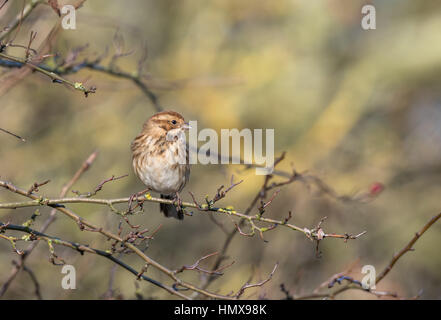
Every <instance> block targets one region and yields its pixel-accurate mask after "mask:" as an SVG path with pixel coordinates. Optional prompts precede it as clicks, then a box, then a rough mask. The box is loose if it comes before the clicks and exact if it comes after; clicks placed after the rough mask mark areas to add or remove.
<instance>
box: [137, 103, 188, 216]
mask: <svg viewBox="0 0 441 320" xmlns="http://www.w3.org/2000/svg"><path fill="white" fill-rule="evenodd" d="M188 128H189V126H188V124H187V123H185V121H184V118H183V117H182V116H181V115H180V114H179V113H177V112H174V111H163V112H160V113H157V114H154V115H153V116H151V117H150V118H149V119H147V121H146V122H145V123H144V125H143V127H142V131H141V133H140V134H139V135H138V136H137V137H136V138H135V139H134V140H133V142H132V146H131V147H132V164H133V169H134V171H135V173H136V175H137V176H138V178H139V179H140V180H141V181H142V182H143V183H144V184H145V185H146V186H147V187H148V188H149V189H150V190H152V191H155V192H158V193H160V194H161V198H164V199H177V200H179V201H180V198H179V192H180V191H181V190H182V189H183V188H184V186H185V184H186V183H187V181H188V179H189V176H190V166H189V164H188V147H187V144H186V142H185V130H186V129H188ZM160 210H161V211H162V212H163V213H164V215H165V216H166V217H175V218H177V219H183V218H184V213H183V211H182V209H180V206H178V208H176V207H175V206H174V205H171V204H162V203H161V204H160Z"/></svg>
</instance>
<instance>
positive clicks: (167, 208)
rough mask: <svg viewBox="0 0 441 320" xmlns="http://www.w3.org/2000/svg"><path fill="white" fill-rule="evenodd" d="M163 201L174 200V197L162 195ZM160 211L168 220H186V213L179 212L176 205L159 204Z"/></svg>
mask: <svg viewBox="0 0 441 320" xmlns="http://www.w3.org/2000/svg"><path fill="white" fill-rule="evenodd" d="M161 199H167V200H173V199H174V196H172V195H170V196H168V195H164V194H161ZM159 210H160V211H161V212H163V213H164V216H166V217H167V218H171V217H173V218H176V219H179V220H183V219H184V212H183V211H182V209H181V210H178V209H177V208H176V207H175V206H174V205H172V204H167V203H160V204H159Z"/></svg>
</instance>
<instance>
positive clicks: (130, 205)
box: [127, 188, 151, 213]
mask: <svg viewBox="0 0 441 320" xmlns="http://www.w3.org/2000/svg"><path fill="white" fill-rule="evenodd" d="M149 191H150V188H147V189H145V190H142V191H140V192H136V193H134V194H132V195H131V196H130V198H129V209H128V211H127V212H128V213H133V210H135V209H136V208H138V207H140V208H141V209H142V205H143V204H144V201H145V200H144V199H139V197H140V196H142V195H144V194H146V198H147V199H148V197H147V195H149V196H150V194H149V193H148V192H149ZM150 198H151V196H150ZM134 199H136V205H135V206H133V200H134Z"/></svg>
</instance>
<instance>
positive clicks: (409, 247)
mask: <svg viewBox="0 0 441 320" xmlns="http://www.w3.org/2000/svg"><path fill="white" fill-rule="evenodd" d="M440 218H441V213H439V214H437V215H436V216H434V217H432V218H431V219H430V220H429V221H428V222H427V223H426V224H425V225H424V226H423V227H422V228H421V229H420V230H419V231H418V232H417V233H415V235H414V236H413V238H412V239H411V240H410V241H409V242H408V243H407V244H406V245H405V246H404V247H403V248H402V249H401V250H400V251H398V252H397V253H395V254H394V255H393V257H392V259H391V261H390V262H389V263H388V264H387V266H386V267H385V268H384V269H383V271H382V272H381V273H380V274H379V275H378V276H377V278H376V279H375V285H377V284H378V283H379V282H380V281H381V280H382V279H384V277H385V276H386V275H387V274H388V273H389V272H390V271H391V270H392V268H393V267H394V266H395V264H396V263H397V261H398V260H399V259H400V258H401V257H403V256H404V254H406V253H407V252H409V251H413V250H414V249H413V246H414V244H415V242H416V241H417V240H418V239H419V238H420V237H421V236H422V235H423V234H424V233H425V232H426V231H427V230H428V229H429V228H430V227H431V226H433V225H434V224H435V223H436V222H437V221H438V220H439V219H440ZM352 268H353V266H351V267H350V268H348V270H346V271H344V272H341V273H338V274H336V275H334V276H332V277H331V278H330V279H329V280H328V281H326V282H324V283H323V284H321V285H320V286H319V287H318V288H317V289H316V290H314V291H313V292H312V293H309V294H302V295H298V296H293V295H291V293H289V291H288V290H287V289H286V287H285V285H284V284H282V285H281V291H282V292H283V293H284V294H285V295H286V298H287V299H314V298H322V299H333V298H335V297H336V296H337V295H339V294H341V293H343V292H345V291H348V290H363V291H364V292H367V293H370V294H373V295H375V296H377V297H384V296H388V297H393V298H400V297H399V296H398V294H397V293H396V292H389V291H377V290H374V289H371V288H364V287H363V286H362V284H361V282H360V281H358V280H355V279H354V278H353V277H350V276H348V275H347V274H348V273H349V272H350V270H351V269H352ZM343 281H346V282H348V283H347V284H346V285H343V286H342V287H340V288H338V289H336V290H334V291H328V292H323V291H321V289H323V288H324V287H325V286H327V288H328V289H331V288H333V287H334V286H335V284H336V283H338V284H341V283H342V282H343ZM326 284H327V285H326ZM421 293H422V291H420V292H419V293H418V294H417V295H415V296H414V297H411V298H410V299H418V298H419V297H420V295H421ZM400 299H401V298H400Z"/></svg>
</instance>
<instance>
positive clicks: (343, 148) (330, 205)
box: [0, 0, 441, 299]
mask: <svg viewBox="0 0 441 320" xmlns="http://www.w3.org/2000/svg"><path fill="white" fill-rule="evenodd" d="M10 2H11V1H10ZM65 2H66V1H64V2H63V1H60V3H65ZM367 3H371V4H374V5H375V7H376V9H377V29H376V30H371V31H365V30H363V29H362V28H361V27H360V21H361V18H362V15H361V7H362V5H364V4H367ZM21 6H22V2H21V1H12V2H11V3H8V4H7V5H6V7H5V8H3V9H2V10H1V11H0V22H1V23H0V24H1V26H2V27H3V26H6V25H7V24H8V22H9V21H11V19H12V18H13V17H14V16H15V15H16V14H17V13H18V12H19V11H20V8H21ZM57 20H58V17H57V16H56V15H55V14H54V12H53V11H52V10H51V9H50V7H48V6H45V5H44V6H41V7H39V8H37V9H36V10H35V11H34V12H33V13H32V14H31V16H30V17H29V19H28V20H27V21H26V23H24V24H23V25H22V27H21V30H20V33H19V35H18V37H17V39H16V41H15V42H16V43H21V44H27V40H28V37H29V33H30V31H31V30H34V31H37V32H38V34H37V38H36V40H35V42H34V46H35V47H38V45H39V44H41V43H42V41H44V39H45V38H46V36H47V34H48V33H49V32H50V30H51V28H52V26H53V25H54V24H55V23H56V22H57ZM440 30H441V2H439V1H435V0H433V1H412V0H389V1H358V0H357V1H355V0H316V1H300V0H297V1H294V0H278V1H256V0H241V1H236V0H213V1H196V0H194V1H193V0H188V1H172V0H161V1H153V0H149V1H145V0H143V1H141V0H130V1H108V0H93V1H86V2H85V4H84V6H83V7H82V8H81V9H80V10H78V11H77V29H76V30H62V31H61V32H60V33H59V34H58V35H57V37H56V40H55V41H54V47H53V49H52V52H58V53H60V55H61V56H63V55H66V54H68V53H69V52H70V51H71V50H72V49H74V48H76V47H79V46H84V45H85V44H88V48H87V49H86V50H84V51H83V52H82V53H81V56H80V58H79V60H81V59H84V58H90V59H92V58H94V57H97V56H99V55H101V54H103V53H105V52H106V50H108V58H106V59H105V60H103V62H102V64H104V65H106V63H108V62H109V61H110V59H111V56H112V54H113V53H114V51H115V48H114V47H115V40H114V39H115V33H117V34H118V35H119V36H118V37H119V38H121V37H122V38H123V39H124V50H125V51H126V52H130V51H133V52H132V53H131V54H130V55H128V56H125V57H123V58H120V59H118V60H117V66H118V68H120V69H121V70H125V71H129V72H131V71H136V69H137V63H138V60H139V58H140V57H141V56H142V53H143V48H144V45H145V44H146V46H147V49H148V59H147V61H146V65H145V69H144V70H145V73H146V74H147V75H148V77H147V78H146V79H145V82H146V84H147V85H149V86H150V88H151V90H152V91H153V92H155V94H157V95H158V97H159V99H160V103H161V105H163V106H165V107H166V108H168V109H172V110H175V111H178V112H180V113H182V114H183V115H184V116H185V118H186V119H187V120H197V121H198V124H199V128H203V127H208V128H214V129H216V130H220V129H221V128H240V129H241V128H274V129H275V148H276V155H280V154H281V153H282V152H283V151H286V152H287V154H286V159H285V160H284V161H283V162H282V163H281V164H280V166H279V169H283V170H286V171H290V170H292V168H293V167H294V168H295V169H296V170H298V171H300V172H302V171H305V170H307V171H308V172H309V173H310V174H314V175H315V176H317V177H319V178H320V179H322V180H323V181H325V182H326V183H327V184H328V185H329V186H331V187H332V188H333V189H334V190H335V191H336V192H337V193H338V194H340V195H354V194H357V193H362V192H367V191H368V190H369V188H370V186H371V185H372V184H373V183H376V182H380V183H382V184H383V185H384V186H385V190H384V191H383V192H382V193H381V194H380V195H379V196H378V197H376V198H375V199H374V200H373V201H369V202H368V203H359V202H342V201H339V200H336V199H333V198H332V197H329V196H326V195H323V194H321V193H320V192H317V190H315V189H314V188H312V189H309V188H307V187H306V186H305V185H304V184H302V183H299V182H296V183H294V184H291V185H288V186H286V187H284V188H282V190H281V192H280V193H279V195H278V197H277V198H276V200H275V201H274V202H273V204H272V205H271V207H270V208H269V209H268V211H267V212H266V213H265V214H266V215H267V216H270V217H274V218H279V219H283V218H284V217H285V216H286V215H287V213H288V211H289V210H291V211H292V212H293V214H294V216H293V218H292V221H291V222H292V223H294V224H296V225H299V226H305V227H312V226H314V225H315V224H316V223H317V222H318V221H319V220H320V218H322V217H323V216H327V217H328V219H327V221H326V222H325V223H324V228H325V231H328V232H336V233H345V232H350V233H358V232H361V231H364V230H366V231H367V233H366V235H364V236H363V237H361V238H359V239H358V240H354V241H348V242H347V243H344V242H343V241H340V240H333V239H327V240H326V241H322V243H321V246H320V250H321V251H322V256H321V258H317V257H316V254H315V250H314V244H313V243H311V242H310V241H309V240H308V239H306V238H305V237H304V236H303V235H302V234H300V233H296V232H294V231H291V230H288V229H286V230H285V229H284V228H277V229H275V230H273V231H271V232H268V233H266V234H265V237H266V239H267V240H269V242H268V243H264V242H263V241H261V240H260V238H259V237H258V236H255V237H253V238H248V237H243V236H236V237H235V238H234V240H233V243H232V245H231V247H230V249H229V251H228V255H229V257H230V258H229V260H227V261H226V262H228V261H232V260H234V261H236V262H235V264H234V265H233V266H231V267H230V268H229V269H227V271H226V272H225V275H224V276H222V277H221V278H219V279H218V280H216V281H215V282H213V283H212V285H211V286H210V289H211V290H219V292H220V293H224V294H226V293H229V292H230V291H232V290H238V289H239V288H240V287H241V286H242V284H243V283H244V282H245V281H247V280H248V279H249V277H250V275H254V278H253V279H254V280H255V281H259V280H262V279H264V278H265V277H266V276H267V275H268V274H269V272H270V271H271V270H272V268H273V266H274V264H275V262H276V261H278V262H280V266H279V269H278V270H277V272H276V274H275V275H274V278H273V279H272V280H271V281H270V282H269V283H267V284H266V285H265V286H264V287H263V288H261V289H258V290H254V291H252V290H250V291H248V293H247V294H246V295H245V296H246V297H248V296H249V297H251V298H258V297H262V296H264V297H266V298H270V299H282V298H284V297H285V295H284V294H283V293H282V292H281V291H280V284H281V283H283V284H284V285H285V286H286V287H287V288H288V289H289V290H290V292H291V294H305V293H308V292H311V291H312V290H313V289H314V288H315V287H317V286H318V285H319V284H320V283H322V282H323V281H325V280H326V279H328V278H329V277H330V276H331V275H332V274H335V273H338V272H341V271H343V270H344V269H345V268H346V267H347V266H348V265H350V264H351V263H353V262H354V261H356V260H357V259H359V264H358V267H357V268H355V270H354V272H353V274H352V275H353V276H354V277H355V278H357V279H361V278H362V276H363V275H362V274H361V266H363V265H366V264H370V265H373V266H375V267H376V269H377V272H379V271H381V270H382V269H383V268H384V267H385V266H386V265H387V263H388V261H389V260H390V259H391V257H392V255H393V253H394V252H396V251H398V250H399V249H400V248H402V247H403V246H404V245H405V244H406V243H407V242H408V240H410V238H411V237H412V236H413V235H414V233H415V232H416V231H417V230H419V229H420V228H421V227H422V226H423V225H424V224H425V222H426V221H427V220H429V219H430V217H432V216H433V215H435V214H437V213H438V212H439V210H441V206H440V201H439V200H440V192H441V184H440V181H441V180H440V179H441V162H440V161H441V125H440V124H441V94H440V92H441V77H440V74H441V33H440ZM119 43H120V44H121V40H119ZM8 53H10V54H16V55H23V50H22V49H17V48H14V49H11V50H9V51H8ZM0 72H1V77H2V78H1V79H0V86H5V82H7V81H6V80H5V79H8V77H9V76H10V75H11V72H16V71H15V70H10V69H6V68H1V69H0ZM67 78H68V79H70V80H72V81H81V82H85V83H86V85H95V86H96V87H97V92H96V93H95V94H92V95H90V96H89V97H88V98H85V97H84V95H82V94H81V93H80V92H78V91H74V90H70V89H69V88H67V87H64V86H62V85H58V84H53V83H51V81H49V80H48V79H47V78H46V77H45V76H43V75H40V74H35V73H32V74H29V75H28V76H26V77H25V78H23V79H22V80H21V81H19V82H17V83H16V84H15V85H13V86H11V87H10V88H7V90H4V91H2V96H1V97H0V127H2V128H5V129H8V130H10V131H12V132H15V133H17V134H19V135H21V136H24V137H25V138H26V139H27V142H25V143H23V142H21V141H20V140H18V139H15V138H13V137H11V136H9V135H6V134H3V133H1V134H0V176H1V179H3V180H10V181H12V182H14V183H15V184H16V185H18V186H21V187H23V188H28V187H29V186H30V185H31V184H32V183H33V182H35V181H44V180H46V179H50V180H51V182H50V184H48V185H47V186H44V187H42V193H43V194H44V195H45V196H57V195H58V194H59V192H60V189H61V188H62V186H63V185H64V183H66V182H67V181H68V180H69V179H70V178H71V176H72V175H73V173H74V172H75V171H76V170H77V169H78V168H79V166H80V165H81V163H82V162H83V161H84V159H85V158H86V157H87V156H88V155H89V154H90V153H91V152H93V151H94V150H98V151H99V155H98V158H97V160H96V161H95V163H94V164H93V166H92V167H91V169H90V170H89V171H88V172H87V173H86V174H84V176H83V177H82V178H81V179H80V180H79V181H78V183H77V184H76V185H75V186H74V189H76V190H80V191H81V192H87V191H91V190H93V189H94V188H95V186H96V185H97V184H98V183H99V182H100V181H101V180H103V179H104V178H108V177H110V176H111V175H123V174H126V173H127V174H129V177H127V178H124V179H122V180H119V181H117V182H113V183H109V184H107V185H105V186H104V188H103V191H101V192H100V193H99V194H98V197H106V198H111V197H121V196H128V195H130V194H132V193H134V192H136V191H139V190H141V189H143V185H142V184H141V183H140V182H139V181H138V180H137V178H136V177H135V176H134V174H133V173H132V168H131V155H130V142H131V140H132V139H133V138H134V137H135V136H136V135H137V134H138V132H139V131H140V128H141V125H142V123H143V122H144V120H145V119H147V118H148V117H149V116H150V115H152V114H153V113H154V112H155V110H154V108H153V106H152V104H151V102H150V100H149V99H148V98H147V97H146V96H145V95H144V94H143V93H142V92H141V91H140V90H139V88H137V87H136V86H134V85H133V83H132V82H130V81H127V80H124V79H120V78H117V77H112V76H109V75H106V74H100V73H97V72H93V71H89V70H82V71H80V72H79V73H77V74H73V75H69V76H67ZM191 170H192V172H191V180H190V182H189V183H188V184H187V186H186V188H185V190H184V192H183V197H184V200H190V197H189V195H188V193H187V191H192V192H194V193H195V194H196V195H197V197H198V198H199V199H202V198H203V197H204V196H205V195H206V194H209V195H214V193H215V191H216V189H217V187H218V186H220V185H221V184H228V183H229V181H230V177H231V175H232V174H234V175H235V178H236V179H244V182H243V183H242V184H241V185H240V186H238V187H237V188H236V189H235V190H234V191H232V192H231V193H230V194H228V196H227V198H226V199H224V200H222V201H221V204H223V205H225V206H227V205H232V206H234V207H235V208H236V209H237V210H241V211H243V210H244V209H245V208H246V207H247V206H248V204H249V202H250V201H251V200H252V198H253V197H254V195H255V194H256V192H257V191H258V189H259V187H260V185H261V184H262V182H263V179H264V178H263V177H262V176H256V175H255V174H254V170H248V171H244V170H243V167H241V166H239V165H230V166H220V165H211V166H204V165H193V166H192V169H191ZM276 180H278V181H282V180H283V179H282V178H276ZM0 199H1V201H2V202H7V201H12V200H19V199H22V198H19V197H16V196H14V195H12V194H10V193H9V192H8V191H6V190H0ZM70 208H72V209H73V210H75V212H77V213H78V214H79V215H81V216H83V217H85V218H87V219H89V220H91V221H92V222H94V223H96V224H99V225H102V226H104V227H106V228H109V229H110V230H113V231H114V230H116V227H117V225H118V222H119V219H118V217H117V216H115V215H114V214H113V213H112V212H111V211H110V210H108V209H106V208H104V207H97V206H86V205H72V206H70ZM32 212H33V211H32V210H31V209H21V210H3V211H1V212H0V217H1V221H11V222H12V223H15V224H21V223H23V222H24V221H26V220H27V219H28V218H29V216H30V214H31V213H32ZM40 212H41V214H42V215H41V217H39V218H38V219H37V222H36V223H35V225H34V227H35V228H37V229H38V228H39V227H40V226H41V224H42V222H43V221H44V220H45V219H46V217H47V216H48V214H49V209H47V208H43V207H42V208H40ZM217 219H218V221H220V222H221V223H222V224H224V226H225V227H226V228H228V229H232V228H233V227H234V225H233V224H232V222H231V220H230V218H228V217H226V216H218V217H217ZM132 221H133V223H141V224H142V225H143V226H145V227H147V228H150V229H151V230H153V229H155V228H156V227H157V226H158V225H160V224H162V228H161V230H160V231H159V233H158V234H157V235H156V237H155V240H153V241H150V243H149V248H148V249H147V251H146V253H147V254H148V255H150V256H151V257H152V258H154V259H155V260H156V261H159V262H160V263H162V264H164V265H166V266H168V267H169V268H171V269H173V268H178V267H180V266H182V265H183V264H191V263H193V262H194V261H195V260H196V259H197V258H199V257H201V256H203V255H205V254H207V253H210V252H214V251H217V250H220V249H221V246H222V244H223V242H224V239H225V235H224V233H223V232H222V230H221V229H220V228H219V227H218V226H216V225H215V224H214V223H213V222H212V221H211V220H210V218H209V217H208V216H207V215H206V214H205V213H201V214H199V213H197V212H195V214H194V216H193V217H191V218H189V217H186V219H185V220H184V221H183V222H180V221H177V220H173V219H165V218H163V217H162V215H161V214H160V213H159V210H158V207H157V205H146V207H145V213H144V214H143V215H139V216H136V217H135V218H133V219H132ZM440 231H441V225H439V224H438V225H435V226H433V227H432V228H431V229H430V230H429V232H428V233H427V234H425V235H424V237H423V238H421V239H420V240H419V241H418V242H417V244H416V246H415V249H416V250H415V251H414V252H411V253H408V254H407V255H406V256H404V257H403V258H402V260H400V261H399V262H398V263H397V265H396V266H395V267H394V269H393V270H392V272H391V273H390V274H389V275H388V276H387V277H386V278H385V279H384V280H383V281H382V282H381V284H380V285H379V286H378V287H377V289H380V290H388V291H396V292H398V293H399V294H400V296H402V297H411V296H414V295H416V294H417V293H418V292H419V291H420V290H421V289H423V290H424V291H423V293H422V297H423V298H426V299H439V298H441V272H440V270H441V254H440V251H439V245H440V241H441V232H440ZM47 233H49V234H51V235H55V236H60V237H62V238H63V239H66V240H72V241H79V242H81V243H88V244H90V245H91V246H94V247H98V248H104V249H106V248H108V247H109V245H110V244H109V242H106V241H105V240H103V239H102V237H100V236H99V235H97V234H95V233H90V232H81V231H79V230H78V227H77V226H76V225H75V224H74V223H72V221H70V220H69V219H67V218H65V217H64V216H62V215H59V218H58V219H57V221H56V222H55V223H54V224H53V225H52V226H51V227H50V228H49V230H48V232H47ZM19 246H20V247H22V248H23V244H22V243H20V244H19ZM26 246H27V244H25V246H24V247H26ZM56 251H57V254H58V255H59V256H61V257H63V258H64V259H65V260H66V261H67V262H68V263H69V264H72V265H74V266H75V267H76V270H77V289H76V290H71V291H67V290H63V289H62V288H61V285H60V283H61V279H62V277H63V274H61V267H60V266H54V265H52V264H51V263H50V262H49V261H48V257H49V253H48V250H47V246H46V245H45V244H44V243H41V244H40V245H39V247H38V248H37V250H36V251H35V252H34V253H33V254H32V256H31V257H30V258H29V259H28V262H27V263H28V265H29V266H30V267H31V268H32V270H33V271H34V272H35V274H36V276H37V278H38V279H39V281H40V284H41V290H42V295H43V297H44V298H45V299H60V298H66V299H97V298H100V297H101V296H102V295H103V294H104V293H105V292H106V290H107V288H108V282H109V274H110V272H111V269H112V264H111V263H110V262H109V261H107V260H104V259H102V258H100V257H97V256H93V255H87V254H86V255H85V256H80V255H79V254H77V253H75V252H73V251H71V250H69V249H65V248H63V247H57V249H56ZM13 259H17V256H16V255H15V254H14V253H13V252H12V250H11V247H10V244H9V243H7V242H6V241H1V242H0V284H2V283H3V282H4V281H5V280H6V279H7V277H8V276H9V274H10V271H11V268H12V264H11V261H12V260H13ZM124 259H125V261H126V262H128V263H130V264H132V265H133V266H135V267H136V268H138V269H140V268H141V267H142V265H143V264H142V262H141V261H139V260H138V259H136V257H134V256H128V257H125V258H124ZM209 265H210V264H207V266H209ZM148 274H149V275H151V276H153V277H156V278H158V279H159V280H163V281H166V280H167V279H166V278H165V277H164V276H162V275H160V274H158V273H157V272H155V271H153V270H152V269H150V270H149V273H148ZM185 278H186V279H188V280H191V281H194V282H195V283H197V282H198V281H199V278H198V274H197V273H192V272H188V274H186V275H185ZM139 285H140V288H139V289H138V292H140V293H141V294H142V295H143V296H144V298H156V299H164V298H170V296H169V295H168V294H167V293H165V292H164V291H161V290H160V289H157V288H156V287H153V286H152V285H149V284H148V283H139ZM113 288H114V289H115V290H116V292H117V294H118V295H119V296H120V297H122V298H125V299H134V298H135V291H136V288H135V280H134V277H133V275H131V274H129V273H128V272H127V271H125V270H123V269H120V268H118V269H116V274H115V282H114V285H113ZM251 294H253V295H251ZM5 298H9V299H33V298H35V296H34V288H33V285H32V283H31V281H30V279H29V276H28V275H27V274H26V273H20V274H19V275H18V279H16V281H14V283H13V284H12V286H11V288H10V289H9V290H8V292H7V294H6V295H5ZM338 298H339V299H372V298H374V299H375V297H373V296H371V295H368V294H366V293H363V292H361V291H349V292H346V293H344V294H342V295H340V296H338Z"/></svg>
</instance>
